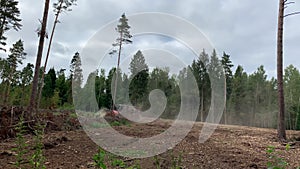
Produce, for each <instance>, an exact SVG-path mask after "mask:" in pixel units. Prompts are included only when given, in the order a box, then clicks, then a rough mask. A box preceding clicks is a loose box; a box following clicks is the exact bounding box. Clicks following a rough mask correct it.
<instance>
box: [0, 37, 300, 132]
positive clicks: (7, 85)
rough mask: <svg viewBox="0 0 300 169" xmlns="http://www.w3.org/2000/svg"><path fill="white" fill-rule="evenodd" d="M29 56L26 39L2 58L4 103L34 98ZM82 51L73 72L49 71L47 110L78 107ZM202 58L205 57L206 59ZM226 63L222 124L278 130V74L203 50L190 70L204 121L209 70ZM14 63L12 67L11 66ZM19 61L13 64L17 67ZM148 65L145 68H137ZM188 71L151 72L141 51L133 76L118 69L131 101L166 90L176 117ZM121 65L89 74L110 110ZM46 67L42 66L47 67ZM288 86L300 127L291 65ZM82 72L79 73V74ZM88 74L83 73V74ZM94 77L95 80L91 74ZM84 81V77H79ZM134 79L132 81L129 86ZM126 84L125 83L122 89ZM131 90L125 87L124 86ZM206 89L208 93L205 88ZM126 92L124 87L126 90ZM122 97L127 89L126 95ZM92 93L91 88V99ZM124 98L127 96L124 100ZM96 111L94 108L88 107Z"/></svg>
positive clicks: (290, 109) (142, 102) (299, 96)
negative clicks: (74, 93)
mask: <svg viewBox="0 0 300 169" xmlns="http://www.w3.org/2000/svg"><path fill="white" fill-rule="evenodd" d="M24 57H26V53H25V49H24V48H23V42H22V41H21V40H19V41H17V42H16V43H15V44H14V45H13V47H11V48H10V51H9V54H8V56H7V58H1V60H0V63H1V85H0V88H1V98H3V99H2V100H1V105H10V106H26V105H28V102H29V97H30V89H31V83H32V78H33V68H34V66H33V64H30V63H28V64H27V65H26V66H25V65H23V69H21V70H20V69H18V67H22V60H23V59H24ZM80 57H81V56H80V54H79V53H78V52H76V53H75V54H74V56H72V59H71V60H70V72H66V71H65V69H64V68H61V69H59V70H55V68H50V69H49V70H48V72H47V73H46V74H45V78H44V87H43V91H42V98H41V103H40V108H42V109H72V108H74V107H73V106H72V105H73V99H72V76H73V74H77V75H76V77H80V73H81V72H80V71H81V68H80V65H81V63H80V62H81V61H80ZM201 60H205V61H206V63H203V62H202V61H201ZM218 62H219V63H220V64H222V65H223V67H224V71H225V75H226V84H227V85H226V90H227V95H226V100H227V103H226V112H224V115H223V119H222V123H224V124H236V125H248V126H256V127H267V128H276V121H277V116H276V115H277V113H276V110H277V109H278V108H277V99H276V98H277V97H276V96H277V85H276V84H277V82H276V78H274V77H267V75H266V74H267V73H266V71H265V70H264V66H263V65H261V66H259V67H258V68H257V70H256V71H255V72H253V73H251V74H248V73H247V72H245V71H244V69H243V66H241V65H238V66H236V69H235V70H233V67H234V65H233V64H232V61H231V60H230V55H229V54H226V53H225V52H224V53H223V55H222V57H221V59H218V55H217V53H216V52H215V51H213V53H212V54H208V53H206V52H205V50H203V51H202V52H201V53H200V54H199V59H198V60H194V61H193V63H191V64H190V66H189V67H187V68H186V69H190V70H191V72H192V73H193V75H194V76H195V77H197V78H196V79H197V84H198V87H199V91H200V93H199V94H200V96H199V97H200V98H201V99H203V102H202V103H204V104H203V105H201V106H200V108H199V116H198V120H199V121H204V120H205V118H206V116H207V113H208V110H209V107H210V88H211V87H210V80H209V76H208V72H207V71H209V69H210V68H211V67H213V66H214V65H212V64H213V63H217V64H218ZM9 65H10V66H9ZM12 65H13V66H12ZM141 67H143V68H144V69H143V71H141V72H138V73H137V72H135V71H137V70H138V69H140V68H141ZM186 69H183V70H182V71H180V73H179V74H178V75H175V74H170V72H169V69H168V67H165V68H154V69H153V70H152V71H150V70H149V68H148V66H147V64H146V63H145V59H144V56H143V54H142V52H141V51H138V52H137V53H136V54H135V55H134V56H133V58H132V60H131V63H130V72H131V74H136V76H135V77H131V76H130V75H127V74H125V73H122V72H120V71H119V72H118V73H119V74H120V75H119V79H120V83H119V85H123V86H128V85H129V95H130V100H131V101H132V102H133V105H135V106H138V107H141V108H142V109H146V108H147V106H149V103H147V102H148V95H147V94H148V93H149V91H152V90H153V89H161V90H162V91H164V92H165V95H166V97H167V99H168V104H167V108H166V110H165V112H164V114H163V117H164V118H171V119H173V118H174V116H175V115H176V112H177V113H178V110H177V109H178V106H176V105H178V104H180V91H179V87H178V85H179V82H180V80H181V79H182V78H185V77H186V76H187V75H186V73H187V70H186ZM115 70H116V68H112V69H111V70H109V72H108V75H106V72H105V70H104V69H101V70H97V71H95V72H92V73H91V74H90V75H89V77H93V76H95V92H96V100H97V102H98V106H99V108H103V107H105V108H108V109H109V108H110V107H111V104H112V95H111V83H112V78H113V75H114V74H115ZM41 71H42V68H41ZM284 72H285V73H284V84H285V85H284V86H285V100H286V109H287V115H286V117H287V118H286V123H287V124H288V125H287V129H291V130H299V129H300V92H299V90H300V88H299V85H298V84H299V83H300V73H299V70H298V69H297V68H296V67H294V66H293V65H290V66H288V67H286V68H285V69H284ZM78 74H79V76H78ZM81 76H82V75H81ZM88 79H89V78H88ZM88 79H87V82H86V83H85V84H84V85H83V87H82V90H83V92H84V91H85V90H86V91H89V86H90V85H89V80H88ZM76 80H79V83H82V81H83V79H82V77H81V78H77V79H76ZM129 82H131V83H130V84H128V83H129ZM120 88H121V87H120ZM124 88H125V87H124ZM201 91H202V92H201ZM120 92H122V91H120ZM120 95H122V93H120ZM89 97H90V95H89V94H88V92H87V95H86V98H82V99H83V100H85V101H86V100H88V99H89ZM119 99H122V98H119ZM84 109H85V110H87V111H92V110H90V109H89V108H88V107H85V108H84Z"/></svg>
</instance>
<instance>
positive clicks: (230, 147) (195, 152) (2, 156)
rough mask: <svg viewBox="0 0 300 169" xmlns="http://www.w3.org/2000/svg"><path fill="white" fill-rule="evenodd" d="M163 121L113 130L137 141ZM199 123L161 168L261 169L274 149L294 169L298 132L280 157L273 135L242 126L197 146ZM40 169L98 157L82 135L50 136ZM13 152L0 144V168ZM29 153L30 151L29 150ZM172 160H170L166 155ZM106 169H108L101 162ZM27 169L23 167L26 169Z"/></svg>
mask: <svg viewBox="0 0 300 169" xmlns="http://www.w3.org/2000/svg"><path fill="white" fill-rule="evenodd" d="M171 123H172V122H171V121H169V120H157V121H155V122H152V123H149V124H144V125H140V124H131V125H124V126H116V127H114V128H116V129H117V130H118V131H120V132H122V133H123V134H126V135H130V136H137V137H147V136H152V135H155V134H157V133H159V132H161V131H163V130H165V129H167V128H168V127H169V126H170V125H171ZM202 125H203V124H202V123H195V125H194V127H193V129H192V130H191V131H190V133H189V134H188V136H187V137H186V138H185V139H184V140H183V141H182V142H181V143H180V144H178V145H177V146H176V147H175V148H174V149H173V150H170V151H169V152H166V153H163V154H161V155H159V156H158V159H160V160H159V161H160V167H161V168H170V166H171V163H172V156H175V157H178V156H179V154H181V156H182V163H181V164H180V166H181V167H182V168H187V169H200V168H205V169H210V168H211V169H217V168H222V169H223V168H224V169H235V168H237V169H247V168H249V169H250V168H253V169H255V168H267V167H266V166H267V165H266V164H267V162H268V161H270V159H268V154H267V153H266V150H267V147H268V146H275V147H276V151H278V153H279V156H280V157H283V158H284V159H285V160H286V161H287V162H288V163H289V165H288V167H287V168H291V169H292V168H296V167H298V166H300V143H299V142H297V140H298V141H299V137H300V132H296V131H287V133H288V136H289V138H290V139H291V140H294V142H293V144H292V146H291V149H290V150H289V151H285V146H284V145H283V144H281V143H279V142H278V141H277V139H276V130H274V129H262V128H253V127H245V126H229V125H219V126H218V128H217V130H216V131H215V132H214V134H213V135H212V136H211V137H210V138H209V139H208V140H207V141H206V142H205V143H203V144H201V143H199V142H198V138H199V131H200V129H201V128H202ZM25 137H26V140H28V144H29V145H30V144H32V142H33V140H32V135H26V136H25ZM43 143H44V155H45V157H46V162H45V165H46V167H47V168H50V169H74V168H95V166H94V164H93V159H92V157H93V155H94V154H96V153H97V151H98V145H96V144H95V143H94V142H93V141H92V140H91V139H90V138H89V137H88V136H87V135H86V134H85V132H84V131H83V130H74V131H52V132H48V133H47V134H45V136H44V140H43ZM14 147H16V144H15V138H9V139H4V140H0V168H1V169H2V168H3V169H10V168H15V167H14V165H13V163H14V162H15V161H16V156H15V154H14V153H13V152H12V151H11V149H12V148H14ZM30 151H33V150H30ZM170 152H171V153H172V154H171V153H170ZM120 159H122V160H124V161H125V163H127V164H128V165H130V164H133V163H136V162H137V160H136V159H125V158H120ZM138 160H139V163H140V165H141V168H142V169H152V168H156V166H155V161H157V160H154V159H153V158H144V159H138ZM107 165H108V166H109V167H108V168H116V167H111V166H110V164H109V162H107ZM28 166H29V164H27V163H25V164H23V167H24V168H28Z"/></svg>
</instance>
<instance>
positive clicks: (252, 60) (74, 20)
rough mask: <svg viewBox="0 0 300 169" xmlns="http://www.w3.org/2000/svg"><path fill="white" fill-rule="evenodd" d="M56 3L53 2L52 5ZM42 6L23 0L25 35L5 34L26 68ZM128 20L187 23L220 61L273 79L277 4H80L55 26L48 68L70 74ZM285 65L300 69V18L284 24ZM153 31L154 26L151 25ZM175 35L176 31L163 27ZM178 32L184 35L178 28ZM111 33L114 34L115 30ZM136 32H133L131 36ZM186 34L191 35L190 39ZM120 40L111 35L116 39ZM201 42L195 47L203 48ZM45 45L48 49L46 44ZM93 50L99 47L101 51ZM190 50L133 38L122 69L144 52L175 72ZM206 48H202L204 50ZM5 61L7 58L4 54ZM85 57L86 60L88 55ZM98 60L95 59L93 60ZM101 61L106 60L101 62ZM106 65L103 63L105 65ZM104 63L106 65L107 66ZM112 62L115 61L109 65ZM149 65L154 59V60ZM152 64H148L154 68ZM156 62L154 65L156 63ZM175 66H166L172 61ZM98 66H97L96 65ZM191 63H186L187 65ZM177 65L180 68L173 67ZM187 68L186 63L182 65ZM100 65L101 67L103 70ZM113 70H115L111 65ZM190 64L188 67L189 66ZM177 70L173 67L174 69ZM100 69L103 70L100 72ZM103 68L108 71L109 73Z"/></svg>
mask: <svg viewBox="0 0 300 169" xmlns="http://www.w3.org/2000/svg"><path fill="white" fill-rule="evenodd" d="M55 1H56V0H51V3H53V2H55ZM43 5H44V1H42V0H35V2H34V3H33V2H32V1H29V0H20V4H19V8H20V11H21V18H22V24H23V27H22V30H21V31H19V32H14V31H10V32H8V33H7V36H8V46H7V47H10V46H11V44H12V43H13V42H15V41H17V40H18V39H19V38H21V39H22V40H24V42H25V50H26V52H27V53H28V56H27V59H26V62H31V63H34V62H35V58H36V53H37V52H36V51H37V43H38V37H37V35H36V32H35V30H36V29H37V28H38V27H39V21H38V20H39V19H40V18H42V12H43V11H42V10H43V7H44V6H43ZM295 11H300V2H298V3H296V4H293V5H290V6H289V8H287V11H286V12H287V13H289V12H295ZM124 12H125V13H126V15H127V16H129V18H130V16H136V14H138V13H144V12H159V13H166V14H170V15H173V16H177V17H179V18H182V19H184V20H185V21H186V22H189V23H190V24H193V25H194V26H196V27H197V28H198V29H199V30H200V31H201V32H202V34H203V37H206V38H207V39H206V40H207V41H208V42H210V44H211V45H212V46H213V47H214V48H215V49H216V50H217V52H218V54H219V55H221V54H222V53H223V51H225V52H226V53H228V54H230V55H231V59H232V61H233V63H234V64H235V65H238V64H240V65H242V66H243V67H244V68H245V70H246V71H247V72H248V73H252V72H254V71H255V70H256V68H257V67H259V66H260V65H264V66H265V68H266V70H267V73H268V75H270V76H274V75H275V73H274V72H275V69H276V26H277V12H278V2H277V1H274V0H263V1H261V0H243V1H241V0H222V1H220V0H185V1H183V0H152V1H149V0H122V1H120V0H78V3H77V6H74V7H73V11H71V12H67V13H63V14H62V15H61V16H60V21H61V23H60V24H59V25H58V26H57V29H56V33H55V37H54V44H53V46H52V51H51V58H50V60H49V65H48V67H55V68H56V69H60V68H68V67H69V63H70V60H71V58H72V56H73V55H74V53H75V52H76V51H79V52H83V54H82V57H83V58H84V57H88V56H84V51H86V50H87V49H88V48H91V41H93V39H94V38H95V37H97V35H98V34H99V32H101V31H103V29H105V28H108V27H107V25H113V24H114V23H115V21H116V20H117V19H118V18H119V17H120V16H121V14H122V13H124ZM53 19H54V13H53V11H52V10H51V11H50V12H49V21H48V31H50V30H51V27H52V25H53ZM161 19H162V18H160V17H157V20H158V21H160V22H157V23H156V22H150V21H149V22H148V21H147V19H146V20H143V21H141V22H140V23H136V22H138V21H135V23H132V24H131V23H130V21H131V20H129V24H131V26H132V29H134V28H133V25H137V24H139V25H144V26H147V24H158V26H160V27H161V28H162V27H164V24H163V22H162V21H161ZM285 21H286V22H285V29H284V31H285V47H284V49H285V53H284V54H285V61H284V64H285V65H289V64H293V65H295V66H296V67H298V68H300V62H298V58H299V56H300V48H299V44H300V42H299V41H300V29H299V27H300V22H299V21H300V15H298V16H297V15H296V16H292V17H288V18H286V20H285ZM152 26H153V25H152ZM165 27H166V29H169V30H170V31H171V32H172V30H174V29H177V26H175V28H174V27H173V29H172V28H170V24H169V26H168V25H166V26H165ZM178 29H181V28H179V27H178ZM112 31H113V30H112ZM133 32H134V31H133ZM187 34H188V33H187ZM114 36H116V34H113V33H112V35H110V37H112V39H115V37H114ZM97 39H98V40H99V41H98V43H97V45H102V46H103V47H106V48H110V46H111V43H113V41H111V42H109V41H107V40H103V41H102V39H101V37H97ZM200 41H201V40H198V41H197V42H199V43H201V42H200ZM46 44H47V43H46ZM97 45H95V46H97ZM188 45H189V44H186V43H185V42H183V43H181V42H180V39H179V41H178V39H176V38H174V37H170V36H167V37H164V36H161V35H158V34H155V35H153V34H151V35H149V34H147V35H143V36H141V35H140V36H135V37H134V45H133V46H134V47H132V48H131V49H129V50H128V51H127V52H125V53H124V57H123V58H124V59H123V60H122V63H124V64H125V63H126V60H127V62H128V61H129V60H130V59H128V58H127V59H126V57H125V56H130V55H132V54H133V53H132V52H134V51H135V50H137V49H141V50H145V55H147V56H146V61H147V57H148V58H151V57H153V56H151V55H164V56H165V57H164V58H163V59H162V60H164V61H166V62H160V61H159V60H161V59H157V58H156V59H153V60H158V61H157V62H156V63H157V64H158V65H159V64H160V65H159V66H162V65H163V64H164V63H166V66H169V67H172V66H173V67H177V64H178V65H180V64H182V63H179V62H176V59H170V58H172V55H173V57H174V54H175V55H179V59H180V58H181V59H182V58H189V57H190V58H191V59H193V57H195V56H192V55H193V52H195V53H197V55H198V53H199V52H200V51H201V50H198V49H197V51H193V52H191V51H189V50H187V49H189V48H188ZM201 47H202V45H199V48H201ZM0 55H1V57H5V54H3V52H2V53H0ZM86 55H87V54H86ZM94 57H95V56H94ZM100 57H102V56H100ZM113 59H114V58H112V57H110V56H105V57H104V59H102V61H101V59H99V60H100V61H99V60H98V61H96V62H94V63H95V64H94V65H99V64H100V67H101V66H103V67H105V66H106V67H109V66H113V64H115V62H114V61H112V60H113ZM103 60H104V61H103ZM105 60H106V61H105ZM109 60H111V61H109ZM150 60H151V59H150ZM150 60H148V61H149V62H151V61H150ZM153 60H152V61H153ZM170 60H172V61H174V62H168V61H170ZM93 61H95V60H93ZM185 61H187V62H188V59H187V60H185ZM175 62H176V63H175ZM183 63H184V61H183ZM101 64H102V65H101ZM111 64H112V65H111ZM188 64H189V63H188ZM174 65H175V66H174ZM98 67H99V66H98ZM106 67H105V68H106Z"/></svg>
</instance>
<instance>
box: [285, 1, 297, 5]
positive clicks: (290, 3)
mask: <svg viewBox="0 0 300 169" xmlns="http://www.w3.org/2000/svg"><path fill="white" fill-rule="evenodd" d="M294 3H295V2H294V1H293V2H286V3H284V5H288V4H294Z"/></svg>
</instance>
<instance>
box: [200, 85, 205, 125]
mask: <svg viewBox="0 0 300 169" xmlns="http://www.w3.org/2000/svg"><path fill="white" fill-rule="evenodd" d="M203 92H204V89H203V86H202V87H201V110H200V121H201V122H203V121H204V93H203Z"/></svg>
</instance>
